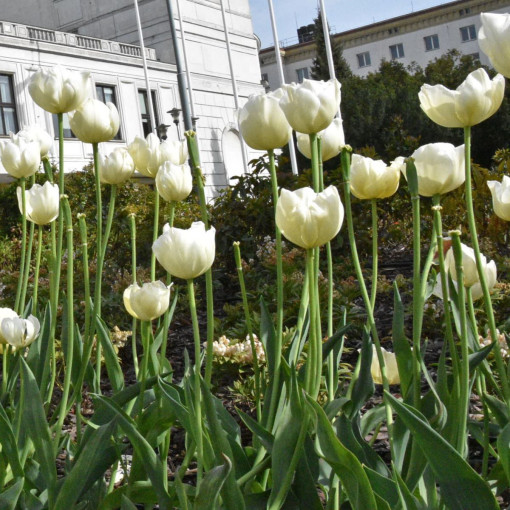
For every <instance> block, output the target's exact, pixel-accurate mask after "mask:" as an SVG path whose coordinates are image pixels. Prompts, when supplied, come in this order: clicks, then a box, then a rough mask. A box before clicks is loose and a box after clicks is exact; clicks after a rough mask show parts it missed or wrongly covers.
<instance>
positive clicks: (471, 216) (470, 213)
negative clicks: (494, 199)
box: [464, 126, 510, 407]
mask: <svg viewBox="0 0 510 510" xmlns="http://www.w3.org/2000/svg"><path fill="white" fill-rule="evenodd" d="M464 152H465V154H464V157H465V171H466V182H465V191H466V193H465V196H466V211H467V217H468V224H469V231H470V233H471V244H472V245H473V250H474V252H475V260H476V267H477V270H478V277H479V279H480V285H481V287H482V292H483V301H484V304H485V313H486V314H487V321H488V323H489V330H490V332H491V337H492V338H493V339H497V333H496V319H495V317H494V310H493V308H492V300H491V295H490V292H489V286H488V285H487V279H486V277H485V272H484V267H483V264H482V257H481V253H480V245H479V244H478V234H477V230H476V220H475V212H474V207H473V193H472V185H471V127H469V126H468V127H465V128H464ZM494 357H495V359H496V366H497V369H498V373H499V378H500V381H501V389H502V391H503V395H504V397H505V402H506V404H507V406H508V407H510V387H509V385H508V378H507V373H506V370H505V364H504V362H503V358H502V356H501V352H500V350H499V349H495V350H494Z"/></svg>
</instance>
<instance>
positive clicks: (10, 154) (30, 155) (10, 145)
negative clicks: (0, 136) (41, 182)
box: [1, 135, 41, 179]
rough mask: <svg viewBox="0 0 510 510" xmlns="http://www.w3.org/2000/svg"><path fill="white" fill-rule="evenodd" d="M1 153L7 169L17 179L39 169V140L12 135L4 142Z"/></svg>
mask: <svg viewBox="0 0 510 510" xmlns="http://www.w3.org/2000/svg"><path fill="white" fill-rule="evenodd" d="M1 153H2V165H3V166H4V168H5V170H6V171H7V173H8V174H10V175H12V176H13V177H15V178H17V179H20V178H21V177H30V176H31V175H34V174H35V173H36V172H37V170H39V165H40V164H41V148H40V146H39V143H38V142H35V141H28V140H27V139H26V138H23V137H22V136H18V135H11V139H10V140H7V141H5V142H4V143H3V144H2V146H1Z"/></svg>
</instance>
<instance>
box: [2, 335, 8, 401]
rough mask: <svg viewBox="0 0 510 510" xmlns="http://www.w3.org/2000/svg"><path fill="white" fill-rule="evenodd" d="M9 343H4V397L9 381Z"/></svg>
mask: <svg viewBox="0 0 510 510" xmlns="http://www.w3.org/2000/svg"><path fill="white" fill-rule="evenodd" d="M8 378H9V344H8V343H4V344H2V397H3V396H4V395H5V394H6V392H7V383H8V382H9V380H8Z"/></svg>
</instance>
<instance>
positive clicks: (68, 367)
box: [53, 195, 81, 455]
mask: <svg viewBox="0 0 510 510" xmlns="http://www.w3.org/2000/svg"><path fill="white" fill-rule="evenodd" d="M60 201H61V206H62V207H61V209H62V210H63V213H64V215H65V223H66V240H67V296H66V297H67V301H66V303H67V342H66V343H67V350H66V349H64V353H66V356H65V371H64V389H63V391H62V400H61V402H60V413H59V417H58V421H57V425H56V429H55V439H54V443H53V445H54V451H55V455H56V454H57V451H58V447H59V442H60V435H61V433H62V426H63V425H64V419H65V417H66V415H67V404H68V400H69V392H70V389H71V375H72V367H73V356H74V286H73V278H74V271H73V269H74V252H73V223H72V218H71V208H70V207H69V201H68V199H67V196H66V195H62V196H61V198H60ZM62 340H63V339H62ZM62 343H63V341H62ZM78 391H81V387H80V388H78Z"/></svg>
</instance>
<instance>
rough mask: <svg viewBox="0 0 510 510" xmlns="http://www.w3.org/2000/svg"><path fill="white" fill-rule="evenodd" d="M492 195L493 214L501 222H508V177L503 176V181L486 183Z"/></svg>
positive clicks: (509, 206) (509, 180)
mask: <svg viewBox="0 0 510 510" xmlns="http://www.w3.org/2000/svg"><path fill="white" fill-rule="evenodd" d="M487 186H489V189H490V190H491V194H492V206H493V208H494V213H495V214H496V215H497V216H499V217H500V218H501V219H502V220H505V221H510V177H508V176H507V175H504V176H503V181H502V182H498V181H487Z"/></svg>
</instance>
